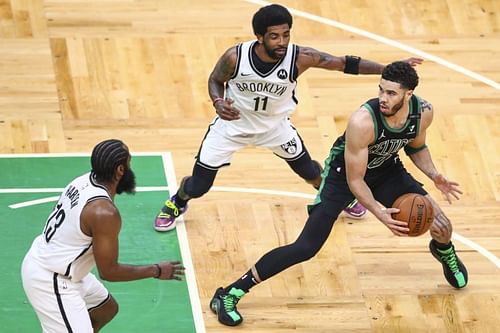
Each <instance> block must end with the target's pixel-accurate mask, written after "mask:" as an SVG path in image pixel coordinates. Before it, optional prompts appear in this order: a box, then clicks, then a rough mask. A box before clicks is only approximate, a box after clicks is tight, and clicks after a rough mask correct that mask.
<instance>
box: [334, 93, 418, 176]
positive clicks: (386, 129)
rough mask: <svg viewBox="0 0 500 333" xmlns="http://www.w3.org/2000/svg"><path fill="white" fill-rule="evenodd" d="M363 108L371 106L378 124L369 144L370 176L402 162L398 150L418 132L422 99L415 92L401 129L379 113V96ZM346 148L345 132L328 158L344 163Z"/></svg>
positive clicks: (373, 117)
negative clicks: (389, 123)
mask: <svg viewBox="0 0 500 333" xmlns="http://www.w3.org/2000/svg"><path fill="white" fill-rule="evenodd" d="M363 107H365V108H366V109H368V111H369V112H370V114H371V116H372V119H373V123H374V125H375V126H374V127H375V138H376V139H375V141H374V142H373V143H371V144H370V145H368V164H367V171H366V176H368V177H369V176H370V175H373V174H377V173H378V172H377V171H378V170H380V171H381V170H384V169H386V168H389V167H390V166H392V165H395V164H397V163H399V156H398V152H399V150H400V149H401V148H403V147H405V146H406V145H408V143H410V142H411V141H412V140H413V139H415V137H416V136H417V135H418V133H419V130H420V118H421V112H422V106H421V100H420V98H418V97H417V96H415V95H413V96H412V97H411V98H410V101H409V113H408V118H407V120H406V123H405V124H404V126H403V127H402V128H398V129H395V128H391V127H390V126H389V125H388V124H387V122H386V121H385V118H384V116H383V114H382V113H381V112H380V106H379V100H378V98H373V99H370V100H369V101H367V102H366V103H365V104H363ZM344 149H345V132H344V134H343V135H342V136H340V137H339V138H338V139H337V140H336V141H335V143H334V144H333V147H332V149H331V151H330V156H329V160H330V161H332V160H335V161H336V162H341V163H342V164H345V160H344ZM327 162H328V161H327ZM337 165H338V164H337Z"/></svg>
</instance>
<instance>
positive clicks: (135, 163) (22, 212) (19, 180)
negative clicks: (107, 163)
mask: <svg viewBox="0 0 500 333" xmlns="http://www.w3.org/2000/svg"><path fill="white" fill-rule="evenodd" d="M166 156H167V158H166V157H165V156H158V155H157V156H135V155H134V157H133V159H132V168H133V170H134V172H135V173H136V175H137V183H138V186H141V187H152V186H166V185H167V178H168V179H169V180H170V179H173V182H174V183H173V184H174V185H175V175H173V177H172V175H169V174H165V173H164V170H167V171H168V170H172V171H173V165H169V166H167V165H163V163H164V161H167V162H169V163H170V164H172V163H171V159H169V158H168V156H170V155H166ZM1 157H3V156H0V168H1V169H2V170H4V177H2V179H0V188H1V189H5V188H10V189H16V188H18V189H30V188H42V189H43V188H62V187H64V186H65V185H66V184H67V183H68V182H69V181H71V180H72V179H73V178H75V177H76V176H78V175H80V174H82V173H84V172H87V171H88V170H89V168H90V165H89V164H90V162H89V157H88V156H56V157H50V156H44V155H42V156H41V157H44V158H33V157H27V156H23V155H17V156H14V155H13V156H8V158H1ZM37 157H38V156H37ZM56 195H58V193H57V192H56V193H54V192H48V193H0V214H1V216H2V223H4V228H5V229H4V232H2V233H0V242H1V244H2V249H3V251H2V252H1V254H0V257H1V260H2V263H3V265H4V269H3V270H2V271H1V272H0V281H1V282H2V284H3V286H4V288H2V289H4V290H5V292H2V298H1V299H0V322H1V323H2V331H5V332H36V331H39V330H40V326H39V323H38V320H37V318H36V315H35V313H34V311H33V309H32V308H31V305H30V304H29V302H28V301H27V299H26V296H25V295H24V291H23V289H22V284H21V279H20V266H21V262H22V258H23V257H24V255H25V253H26V251H27V250H28V248H29V246H30V245H31V242H32V240H33V238H34V237H35V236H36V235H38V234H39V233H40V232H41V230H42V228H43V225H44V223H45V218H46V216H47V214H48V213H49V212H50V211H51V210H52V208H53V205H54V203H53V202H47V203H41V204H38V205H34V206H27V207H22V208H19V209H11V208H8V206H9V205H12V204H15V203H19V202H25V201H29V200H34V199H42V198H47V197H50V196H56ZM165 196H166V193H165V192H164V191H149V192H138V193H137V194H136V195H135V196H128V195H121V196H116V198H115V203H116V205H117V206H118V208H119V209H120V212H121V215H122V219H123V225H122V232H121V234H120V261H121V262H124V263H125V262H126V263H133V264H142V263H151V262H156V261H160V260H166V259H181V249H180V246H179V239H178V231H173V232H169V233H157V232H155V231H154V230H153V228H152V219H153V217H154V214H155V213H156V211H157V210H158V205H159V203H161V202H162V200H164V199H165ZM184 237H185V234H184ZM183 241H187V238H186V240H183ZM188 254H189V253H188ZM185 256H186V254H184V253H183V254H182V259H183V261H185ZM189 261H190V258H189ZM192 274H193V271H192V270H191V275H192ZM190 279H191V280H194V276H192V277H190ZM104 284H105V285H106V287H107V288H108V290H109V291H110V292H111V293H112V294H113V296H114V297H115V298H116V299H117V301H118V303H119V304H120V312H119V314H118V315H117V317H116V318H115V319H114V320H113V321H112V322H111V323H110V324H109V325H108V326H106V327H105V328H104V329H103V330H102V332H104V333H106V332H109V333H111V332H136V331H142V332H155V331H158V332H176V333H177V332H179V333H184V332H186V333H188V332H189V333H191V332H198V333H201V332H204V326H203V322H201V326H200V324H199V323H196V322H195V319H194V318H195V317H196V318H198V317H199V316H201V309H200V308H199V307H198V308H195V309H193V308H192V302H191V301H190V290H189V288H191V289H192V286H189V288H188V284H187V283H186V281H183V282H177V281H159V280H155V279H146V280H140V281H132V282H120V283H108V282H106V281H104ZM194 288H195V289H196V285H195V286H194ZM191 294H192V293H191ZM195 294H196V295H197V290H196V293H195ZM191 297H192V296H191ZM198 302H199V299H198ZM193 313H195V314H194V315H193ZM196 321H198V319H196ZM200 327H201V328H200Z"/></svg>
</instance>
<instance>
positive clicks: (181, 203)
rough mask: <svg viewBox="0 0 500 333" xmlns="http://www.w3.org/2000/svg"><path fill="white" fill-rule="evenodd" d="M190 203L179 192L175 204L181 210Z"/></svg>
mask: <svg viewBox="0 0 500 333" xmlns="http://www.w3.org/2000/svg"><path fill="white" fill-rule="evenodd" d="M188 201H189V199H188V200H184V199H182V198H181V197H180V195H179V193H178V192H177V193H176V195H175V204H176V205H177V207H179V208H184V207H186V204H187V202H188Z"/></svg>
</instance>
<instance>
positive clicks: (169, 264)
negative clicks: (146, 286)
mask: <svg viewBox="0 0 500 333" xmlns="http://www.w3.org/2000/svg"><path fill="white" fill-rule="evenodd" d="M158 266H160V269H161V274H160V276H159V277H158V279H160V280H179V281H180V280H182V276H184V270H185V268H184V266H182V264H181V262H180V261H162V262H160V263H158Z"/></svg>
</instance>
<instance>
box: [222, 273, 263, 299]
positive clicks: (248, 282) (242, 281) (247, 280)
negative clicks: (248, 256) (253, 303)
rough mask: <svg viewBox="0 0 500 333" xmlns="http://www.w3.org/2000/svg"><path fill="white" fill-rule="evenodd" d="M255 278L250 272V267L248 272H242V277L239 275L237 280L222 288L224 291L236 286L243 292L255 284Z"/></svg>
mask: <svg viewBox="0 0 500 333" xmlns="http://www.w3.org/2000/svg"><path fill="white" fill-rule="evenodd" d="M257 283H258V282H257V280H256V279H255V277H254V276H253V274H252V270H251V269H250V270H249V271H248V272H246V273H245V274H243V276H242V277H240V278H239V279H238V280H236V281H234V282H233V283H232V284H230V285H229V286H227V287H226V288H224V289H225V290H226V291H229V290H231V288H237V289H241V290H243V291H244V292H245V293H247V292H248V291H249V290H250V288H252V287H253V286H255V285H256V284H257Z"/></svg>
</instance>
